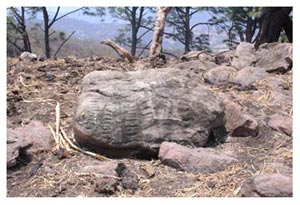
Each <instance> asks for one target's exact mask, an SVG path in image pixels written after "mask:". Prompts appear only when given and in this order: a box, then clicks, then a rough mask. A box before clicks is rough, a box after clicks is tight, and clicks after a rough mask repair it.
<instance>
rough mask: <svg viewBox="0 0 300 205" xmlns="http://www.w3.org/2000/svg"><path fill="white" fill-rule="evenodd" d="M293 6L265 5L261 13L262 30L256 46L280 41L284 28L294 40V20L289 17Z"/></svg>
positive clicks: (290, 39)
mask: <svg viewBox="0 0 300 205" xmlns="http://www.w3.org/2000/svg"><path fill="white" fill-rule="evenodd" d="M291 11H292V7H264V8H263V9H262V11H261V15H260V18H259V20H260V30H259V34H258V39H257V41H256V43H255V47H256V48H258V46H259V45H261V44H263V43H271V42H276V41H278V38H279V36H280V33H281V31H282V29H285V31H286V34H287V36H288V39H289V41H290V42H292V21H291V19H290V17H289V14H290V12H291Z"/></svg>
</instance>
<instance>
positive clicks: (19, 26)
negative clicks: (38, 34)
mask: <svg viewBox="0 0 300 205" xmlns="http://www.w3.org/2000/svg"><path fill="white" fill-rule="evenodd" d="M8 10H9V11H10V13H11V15H12V16H13V18H14V19H15V21H8V22H7V23H8V24H9V26H11V28H13V29H14V30H15V31H16V33H18V34H19V35H20V36H21V40H22V42H23V47H20V46H18V45H17V44H16V43H13V42H14V40H13V39H10V38H9V35H8V36H7V37H8V42H10V43H11V44H12V45H14V46H15V47H16V48H17V49H18V50H20V51H28V52H31V44H30V40H29V36H28V32H27V29H26V17H25V13H26V8H25V7H21V8H20V10H19V9H17V8H16V7H10V8H8Z"/></svg>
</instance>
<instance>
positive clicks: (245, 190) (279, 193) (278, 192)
mask: <svg viewBox="0 0 300 205" xmlns="http://www.w3.org/2000/svg"><path fill="white" fill-rule="evenodd" d="M239 193H240V195H241V196H243V197H292V196H293V180H292V177H289V176H284V175H282V174H261V175H257V176H254V177H251V178H250V179H249V180H248V181H246V182H245V183H244V184H243V186H242V187H241V190H240V192H239Z"/></svg>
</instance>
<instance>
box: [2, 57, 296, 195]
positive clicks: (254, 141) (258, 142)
mask: <svg viewBox="0 0 300 205" xmlns="http://www.w3.org/2000/svg"><path fill="white" fill-rule="evenodd" d="M7 65H8V67H7V127H8V128H15V127H19V126H23V125H26V124H28V123H29V122H30V121H31V120H39V121H41V122H43V123H44V125H45V126H48V125H49V124H50V125H51V126H52V127H54V126H55V116H56V115H55V106H56V104H57V102H59V103H60V105H61V116H60V117H61V127H63V129H64V130H65V131H66V133H67V135H68V136H70V137H72V118H73V114H74V109H75V103H76V97H77V96H78V93H79V89H80V88H79V87H80V82H81V79H82V78H83V77H84V75H86V74H87V73H89V72H91V71H94V70H108V69H109V70H120V71H124V72H126V71H128V70H133V66H132V65H130V64H129V63H127V62H125V61H121V60H115V59H110V58H89V59H77V60H76V59H71V60H68V59H67V60H65V59H57V60H45V61H43V62H40V61H37V62H28V63H25V62H22V61H20V60H19V59H16V58H8V60H7ZM216 92H220V91H218V90H216ZM226 92H237V91H226ZM241 95H246V94H245V93H243V94H241ZM241 99H242V98H241ZM241 103H243V101H242V100H241ZM253 105H254V106H259V107H260V110H261V112H270V113H272V112H275V111H274V110H275V109H278V107H276V106H274V107H272V106H265V105H263V104H259V103H253ZM282 112H288V109H287V108H286V107H285V108H282ZM251 114H253V113H251ZM256 115H257V116H259V113H256ZM269 129H270V128H268V127H267V126H265V125H264V124H262V125H261V130H260V134H259V136H258V137H257V138H234V139H231V140H229V141H228V142H226V143H224V144H221V145H219V146H217V147H216V149H219V150H221V151H222V152H224V153H226V154H229V155H232V156H238V157H239V160H240V163H238V164H235V165H232V166H230V167H228V168H227V169H226V170H224V171H222V172H217V173H214V174H197V175H196V174H190V173H185V172H182V171H178V170H176V169H173V168H171V167H168V166H165V165H163V164H161V163H160V161H159V160H157V159H153V160H150V161H146V160H137V159H119V160H111V162H101V161H99V160H97V159H94V158H93V157H90V156H87V155H84V154H82V153H79V152H75V151H74V152H70V153H67V154H66V156H65V157H63V158H58V157H57V156H56V155H55V154H54V153H52V152H50V153H40V154H38V155H36V156H34V158H33V159H32V160H31V161H26V160H24V161H23V162H21V164H20V165H19V166H18V167H16V168H14V169H8V170H7V196H8V197H76V196H87V197H91V196H94V197H98V196H101V197H102V196H112V197H117V196H136V197H144V196H152V197H158V196H160V197H167V196H178V197H182V196H183V197H213V196H218V197H224V196H226V197H237V196H239V194H238V191H239V189H240V187H241V185H242V183H243V182H244V181H245V180H247V179H248V178H249V177H251V176H253V175H255V174H259V173H284V174H292V173H291V172H292V161H293V160H292V141H291V139H290V137H287V136H286V135H283V134H280V133H277V132H270V130H269ZM270 133H271V134H270ZM40 162H42V165H41V166H40V168H39V169H38V171H37V172H36V173H35V174H34V175H33V176H31V174H30V173H31V170H32V169H33V168H34V167H36V166H37V164H39V163H40ZM117 162H124V163H125V164H126V165H128V166H131V167H133V168H134V170H135V172H136V174H137V176H138V178H139V189H137V190H136V191H131V190H128V189H124V188H123V187H122V186H119V185H117V186H116V191H114V192H112V193H99V191H97V182H98V180H99V178H101V177H107V178H108V179H114V178H115V177H114V176H110V175H105V176H102V175H97V174H96V173H83V172H82V167H85V166H88V165H91V164H92V165H95V166H96V165H99V164H101V163H117ZM145 166H148V167H151V168H152V169H153V170H154V174H153V175H151V176H149V174H147V173H146V172H145V170H144V167H145Z"/></svg>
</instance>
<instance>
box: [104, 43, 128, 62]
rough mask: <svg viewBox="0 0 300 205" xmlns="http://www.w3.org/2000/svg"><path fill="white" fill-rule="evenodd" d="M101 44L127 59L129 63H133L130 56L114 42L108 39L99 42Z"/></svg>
mask: <svg viewBox="0 0 300 205" xmlns="http://www.w3.org/2000/svg"><path fill="white" fill-rule="evenodd" d="M101 44H104V45H107V46H110V47H111V48H112V49H114V50H115V51H116V52H117V53H118V54H119V56H121V57H122V58H124V59H127V60H128V61H129V63H134V59H133V57H132V55H131V54H130V53H129V52H128V51H127V50H125V49H124V48H122V47H121V46H119V45H118V44H116V43H115V42H113V41H111V40H109V39H108V40H104V41H101Z"/></svg>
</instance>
